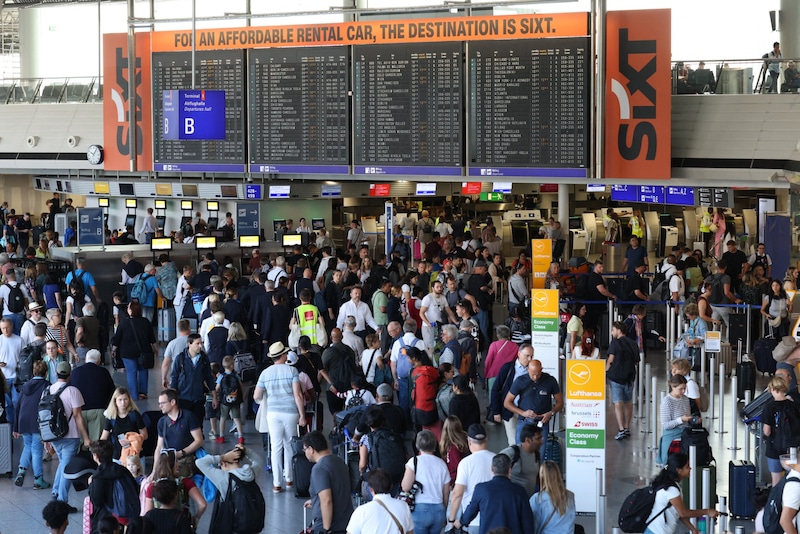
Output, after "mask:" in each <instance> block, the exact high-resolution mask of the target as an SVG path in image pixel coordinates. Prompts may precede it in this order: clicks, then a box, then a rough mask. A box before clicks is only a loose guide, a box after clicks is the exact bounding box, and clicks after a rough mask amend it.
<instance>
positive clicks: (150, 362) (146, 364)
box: [130, 318, 156, 369]
mask: <svg viewBox="0 0 800 534" xmlns="http://www.w3.org/2000/svg"><path fill="white" fill-rule="evenodd" d="M130 321H131V329H132V330H133V337H134V338H136V347H137V348H138V349H139V365H141V366H142V368H144V369H152V368H153V367H155V365H156V356H155V354H153V351H152V350H149V351H148V350H145V349H144V348H142V342H141V341H139V334H138V333H137V332H136V325H135V324H133V318H131V320H130ZM148 348H149V347H148Z"/></svg>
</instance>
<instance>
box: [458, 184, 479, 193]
mask: <svg viewBox="0 0 800 534" xmlns="http://www.w3.org/2000/svg"><path fill="white" fill-rule="evenodd" d="M482 185H483V183H482V182H461V194H462V195H480V194H481V186H482Z"/></svg>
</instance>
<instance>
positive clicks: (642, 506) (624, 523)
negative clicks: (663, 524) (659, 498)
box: [617, 484, 672, 532]
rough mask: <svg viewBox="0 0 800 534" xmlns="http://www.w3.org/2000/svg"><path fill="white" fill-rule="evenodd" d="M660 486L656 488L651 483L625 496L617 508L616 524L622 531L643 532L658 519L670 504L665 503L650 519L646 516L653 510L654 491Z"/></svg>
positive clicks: (654, 501)
mask: <svg viewBox="0 0 800 534" xmlns="http://www.w3.org/2000/svg"><path fill="white" fill-rule="evenodd" d="M659 489H660V488H656V487H655V486H653V485H652V484H651V485H650V486H647V487H645V488H639V489H637V490H636V491H634V492H633V493H631V494H630V495H628V496H627V497H626V498H625V501H623V503H622V507H621V508H620V509H619V518H618V522H617V524H618V525H619V528H620V530H622V532H644V531H645V529H647V527H648V526H649V525H650V523H652V522H653V521H655V520H656V519H658V517H660V516H661V514H663V513H664V512H666V511H667V509H668V508H669V507H670V506H672V504H671V503H669V502H668V503H667V506H666V507H665V508H664V509H663V510H659V511H658V513H657V514H656V515H655V516H653V519H651V520H650V521H648V520H647V518H648V517H649V516H650V514H651V513H652V512H653V505H654V504H655V503H656V493H657V492H658V490H659Z"/></svg>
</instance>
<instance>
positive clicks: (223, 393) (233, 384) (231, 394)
mask: <svg viewBox="0 0 800 534" xmlns="http://www.w3.org/2000/svg"><path fill="white" fill-rule="evenodd" d="M219 393H220V397H219V398H220V401H221V402H222V404H224V405H225V406H238V405H239V404H241V402H242V388H241V387H239V377H238V376H236V373H224V374H223V375H222V380H220V382H219Z"/></svg>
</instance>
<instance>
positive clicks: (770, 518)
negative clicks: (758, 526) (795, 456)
mask: <svg viewBox="0 0 800 534" xmlns="http://www.w3.org/2000/svg"><path fill="white" fill-rule="evenodd" d="M788 482H800V479H798V478H795V477H783V478H782V479H781V481H780V482H778V483H777V484H775V485H774V486H773V487H772V489H771V490H769V497H767V504H766V506H764V518H763V521H764V532H765V533H766V534H783V527H782V526H781V513H783V489H784V487H785V486H786V484H787V483H788Z"/></svg>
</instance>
